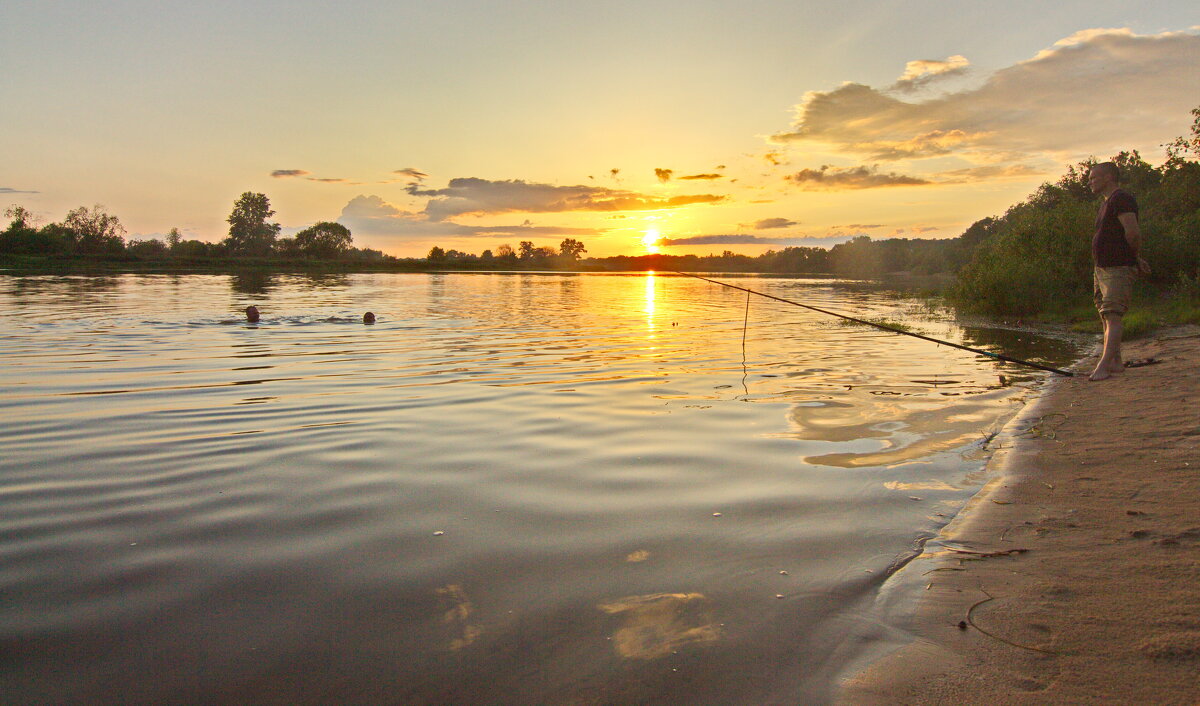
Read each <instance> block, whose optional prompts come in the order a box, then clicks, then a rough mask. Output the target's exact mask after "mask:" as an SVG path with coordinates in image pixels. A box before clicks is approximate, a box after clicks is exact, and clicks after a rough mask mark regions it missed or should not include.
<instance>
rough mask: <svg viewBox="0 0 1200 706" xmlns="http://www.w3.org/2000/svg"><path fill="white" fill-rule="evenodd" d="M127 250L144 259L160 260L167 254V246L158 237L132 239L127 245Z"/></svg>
mask: <svg viewBox="0 0 1200 706" xmlns="http://www.w3.org/2000/svg"><path fill="white" fill-rule="evenodd" d="M125 252H127V253H129V254H130V255H133V256H135V257H138V258H141V259H143V260H158V259H161V258H163V257H166V255H167V246H166V244H165V243H163V241H161V240H159V239H158V238H150V239H149V240H131V241H129V244H128V245H126V246H125Z"/></svg>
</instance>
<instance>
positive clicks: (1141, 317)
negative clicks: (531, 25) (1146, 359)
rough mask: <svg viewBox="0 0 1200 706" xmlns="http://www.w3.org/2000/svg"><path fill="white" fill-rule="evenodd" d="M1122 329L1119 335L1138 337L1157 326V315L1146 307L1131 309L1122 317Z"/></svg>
mask: <svg viewBox="0 0 1200 706" xmlns="http://www.w3.org/2000/svg"><path fill="white" fill-rule="evenodd" d="M1122 320H1123V331H1122V332H1121V337H1122V338H1125V339H1132V338H1140V337H1141V336H1145V335H1146V334H1147V333H1149V332H1151V331H1153V330H1154V329H1155V328H1157V327H1158V325H1159V321H1158V317H1157V316H1155V315H1154V313H1153V312H1151V311H1149V310H1147V309H1140V308H1139V309H1131V310H1130V311H1129V313H1127V314H1125V316H1124V317H1122Z"/></svg>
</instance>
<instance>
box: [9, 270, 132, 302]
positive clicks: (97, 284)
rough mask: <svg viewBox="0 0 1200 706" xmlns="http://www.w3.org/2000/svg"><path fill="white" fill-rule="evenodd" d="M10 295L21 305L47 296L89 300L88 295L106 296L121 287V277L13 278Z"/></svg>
mask: <svg viewBox="0 0 1200 706" xmlns="http://www.w3.org/2000/svg"><path fill="white" fill-rule="evenodd" d="M8 284H9V290H8V293H9V294H10V295H11V296H12V298H13V299H15V300H17V302H19V303H22V304H24V303H44V302H30V300H33V299H40V298H43V297H45V296H63V295H69V296H71V297H72V298H80V299H83V300H87V298H88V295H93V294H104V293H106V292H111V291H113V290H115V289H117V288H118V287H119V286H120V285H121V276H120V275H112V276H110V275H87V276H83V277H12V278H10V279H9V280H8Z"/></svg>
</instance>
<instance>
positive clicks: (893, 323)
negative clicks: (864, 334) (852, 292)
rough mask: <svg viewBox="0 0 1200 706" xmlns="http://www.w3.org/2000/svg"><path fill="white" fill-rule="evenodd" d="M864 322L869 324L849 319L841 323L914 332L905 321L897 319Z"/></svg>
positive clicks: (867, 320)
mask: <svg viewBox="0 0 1200 706" xmlns="http://www.w3.org/2000/svg"><path fill="white" fill-rule="evenodd" d="M863 321H865V322H867V323H865V324H860V323H859V322H857V321H850V320H849V319H842V320H841V322H840V323H841V325H842V326H868V325H869V324H875V325H876V326H886V327H888V328H890V329H895V330H897V331H906V332H911V331H912V330H913V327H912V326H910V325H908V324H906V323H904V322H903V321H899V320H897V319H883V318H880V319H863ZM872 328H873V327H872Z"/></svg>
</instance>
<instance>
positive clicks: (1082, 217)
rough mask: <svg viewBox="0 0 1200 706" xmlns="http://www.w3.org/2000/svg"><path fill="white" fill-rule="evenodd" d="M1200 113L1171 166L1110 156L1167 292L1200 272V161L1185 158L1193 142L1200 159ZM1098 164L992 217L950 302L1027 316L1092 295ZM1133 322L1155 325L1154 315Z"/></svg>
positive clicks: (1084, 165)
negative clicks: (1092, 174) (1093, 175)
mask: <svg viewBox="0 0 1200 706" xmlns="http://www.w3.org/2000/svg"><path fill="white" fill-rule="evenodd" d="M1193 115H1195V116H1196V122H1195V123H1193V126H1192V134H1193V137H1192V138H1191V139H1190V140H1187V139H1185V138H1179V139H1178V140H1177V141H1176V143H1173V144H1174V145H1175V149H1174V151H1173V152H1172V155H1171V156H1170V157H1169V158H1168V159H1167V161H1166V162H1165V163H1164V164H1163V165H1162V166H1160V167H1154V166H1151V165H1150V164H1149V163H1147V162H1146V161H1145V160H1143V159H1142V158H1141V156H1140V155H1139V154H1138V153H1137V152H1136V151H1132V152H1121V153H1119V154H1117V155H1116V156H1115V157H1113V158H1112V160H1111V161H1113V162H1114V163H1116V165H1117V167H1118V168H1119V169H1120V170H1121V186H1122V188H1125V189H1128V190H1129V191H1130V192H1131V193H1133V194H1134V196H1135V197H1136V198H1137V200H1138V204H1139V207H1140V208H1139V210H1140V213H1139V215H1138V222H1139V225H1140V226H1141V230H1142V248H1141V251H1140V253H1139V254H1140V255H1141V256H1142V257H1144V258H1145V259H1146V260H1148V261H1149V263H1150V265H1151V267H1152V270H1153V272H1152V274H1151V275H1150V277H1149V283H1150V284H1153V285H1157V286H1158V287H1160V288H1163V287H1166V286H1169V285H1171V284H1172V283H1175V282H1178V281H1180V279H1179V278H1180V277H1184V278H1188V277H1194V276H1196V273H1197V269H1198V268H1200V238H1198V237H1197V234H1200V164H1198V163H1197V162H1195V161H1188V159H1186V153H1187V152H1189V151H1192V150H1193V147H1197V148H1198V149H1197V150H1195V151H1194V152H1193V153H1194V154H1196V155H1198V156H1200V108H1198V109H1197V110H1195V111H1193ZM1095 163H1096V160H1095V159H1088V160H1086V161H1084V162H1080V163H1079V164H1078V165H1076V166H1072V167H1069V168H1068V169H1067V173H1066V174H1065V175H1064V176H1063V177H1062V178H1061V179H1060V180H1059V181H1058V182H1057V183H1054V184H1049V183H1047V184H1043V185H1042V186H1041V187H1040V188H1039V189H1038V190H1037V191H1036V192H1035V193H1034V194H1032V195H1031V196H1030V197H1029V198H1028V199H1027V200H1025V201H1024V202H1022V203H1020V204H1017V205H1016V206H1013V207H1012V208H1010V209H1009V210H1008V212H1007V213H1005V214H1004V216H1002V217H1000V218H997V219H993V220H992V221H991V223H989V224H988V225H987V228H986V230H987V232H986V233H985V234H983V237H980V238H978V242H977V245H976V247H975V249H974V253H973V255H972V257H971V260H970V262H969V263H968V264H967V265H966V266H964V267H963V268H962V269H961V270H959V272H958V279H957V281H956V283H955V285H954V286H953V287H952V288H951V290H950V293H949V296H950V299H951V301H953V302H954V303H955V304H957V305H958V306H960V307H962V308H965V309H968V310H972V311H978V312H983V313H988V314H993V315H1018V316H1032V315H1039V314H1045V313H1047V312H1049V311H1052V310H1054V309H1063V308H1069V307H1070V306H1071V305H1072V304H1073V303H1078V302H1082V301H1084V300H1085V299H1086V298H1087V297H1088V296H1089V294H1090V292H1091V269H1092V260H1091V235H1092V233H1093V231H1094V229H1095V218H1096V212H1097V210H1098V208H1099V200H1098V198H1097V197H1096V196H1094V195H1093V194H1092V193H1091V191H1090V189H1088V188H1087V183H1086V179H1087V173H1088V170H1089V169H1090V167H1091V166H1092V165H1094V164H1095ZM976 225H979V224H976ZM973 229H975V226H972V227H971V229H968V231H967V233H964V234H963V236H962V238H960V240H963V239H966V238H967V237H968V235H970V234H971V231H972V230H973ZM975 235H976V236H977V235H979V234H978V233H977V234H975ZM972 237H975V236H972ZM1127 318H1128V317H1127ZM1134 321H1135V325H1141V324H1142V323H1144V324H1146V325H1150V323H1149V322H1151V319H1145V320H1144V321H1143V320H1140V319H1137V318H1136V317H1135V319H1134ZM1136 322H1141V323H1136ZM1127 323H1128V322H1127Z"/></svg>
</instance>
